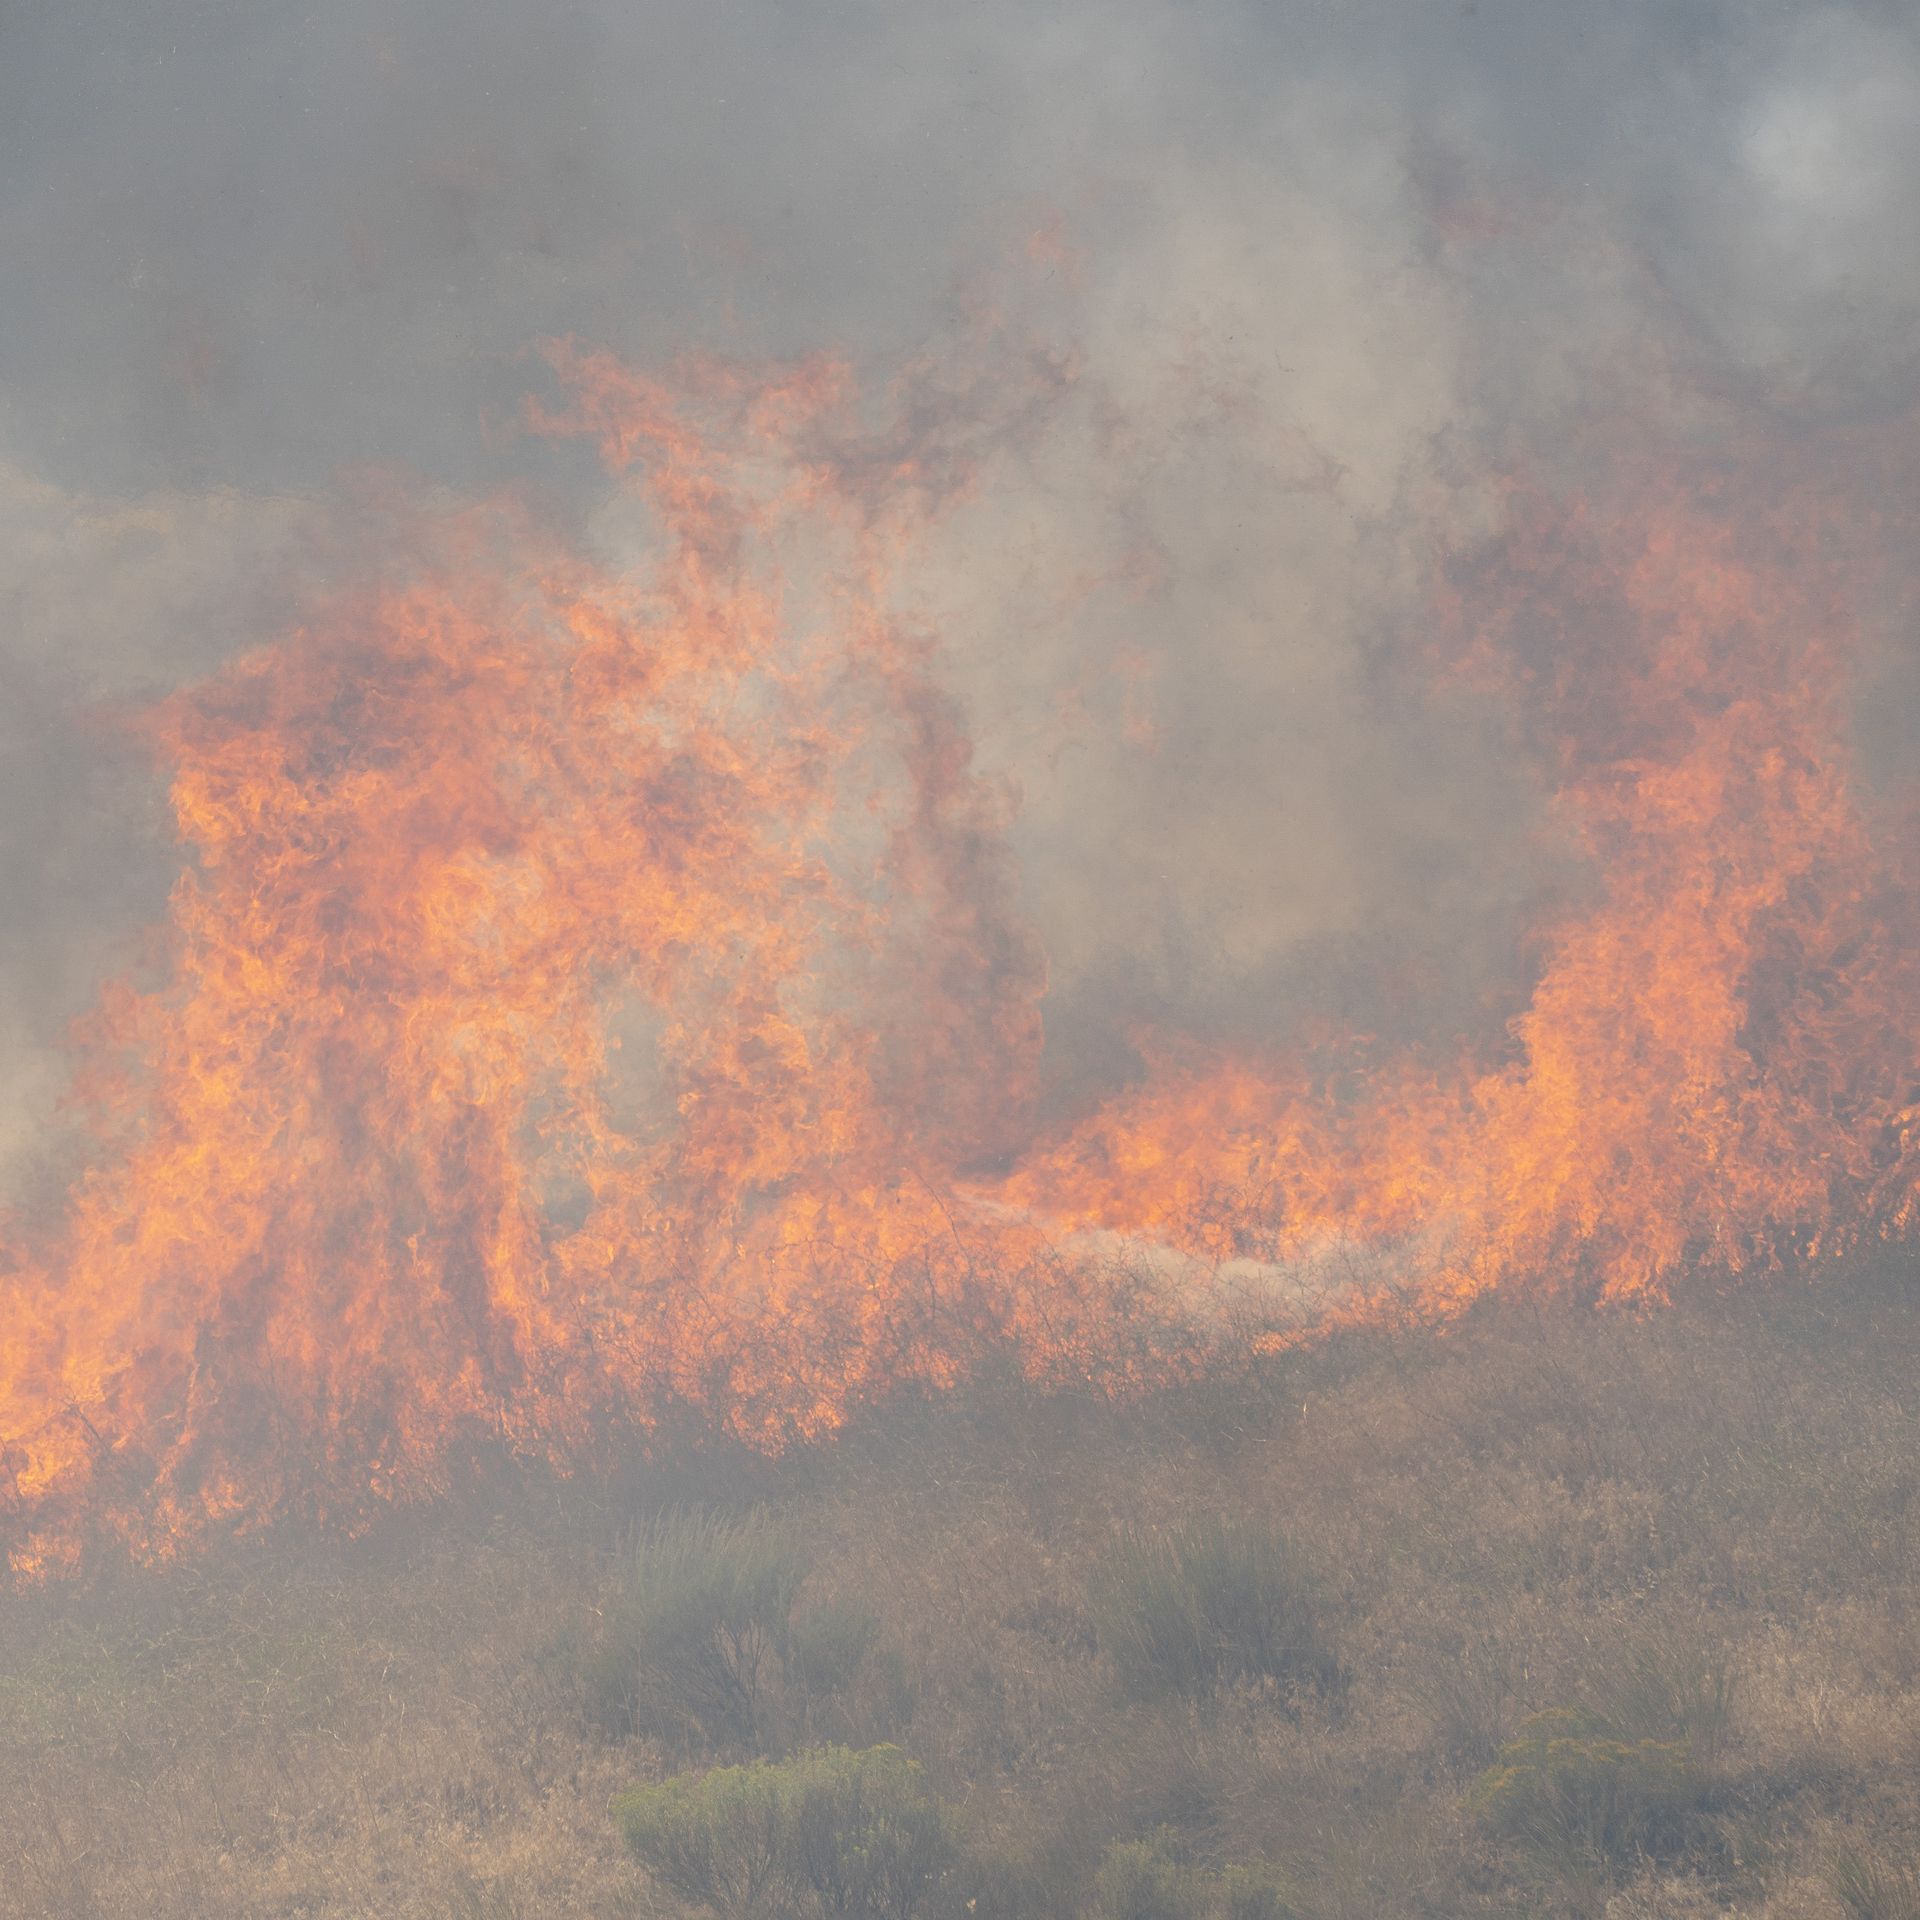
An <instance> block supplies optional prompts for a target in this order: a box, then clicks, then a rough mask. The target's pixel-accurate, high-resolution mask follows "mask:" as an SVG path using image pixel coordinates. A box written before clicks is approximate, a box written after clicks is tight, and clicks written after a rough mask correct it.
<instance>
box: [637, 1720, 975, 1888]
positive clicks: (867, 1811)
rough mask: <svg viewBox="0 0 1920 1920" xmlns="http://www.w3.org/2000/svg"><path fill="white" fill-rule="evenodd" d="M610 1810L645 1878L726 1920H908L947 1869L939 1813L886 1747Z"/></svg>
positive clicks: (948, 1845)
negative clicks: (768, 1915) (784, 1918)
mask: <svg viewBox="0 0 1920 1920" xmlns="http://www.w3.org/2000/svg"><path fill="white" fill-rule="evenodd" d="M614 1811H615V1813H616V1815H617V1817H618V1818H619V1821H620V1825H621V1829H622V1832H623V1833H624V1835H625V1838H626V1843H627V1845H628V1847H629V1848H630V1849H631V1850H632V1851H633V1852H634V1853H635V1854H636V1855H638V1856H639V1858H640V1859H641V1860H642V1861H644V1862H645V1864H646V1866H647V1867H648V1869H649V1870H650V1871H651V1872H652V1873H653V1874H654V1876H655V1877H656V1878H657V1879H659V1880H660V1881H661V1882H662V1883H663V1884H664V1885H665V1886H667V1887H668V1888H670V1889H671V1890H672V1891H673V1892H674V1893H676V1894H678V1895H680V1896H681V1898H683V1899H686V1900H692V1901H696V1902H698V1903H699V1904H700V1905H701V1906H704V1907H706V1908H708V1909H709V1910H710V1911H711V1912H714V1913H717V1914H721V1915H723V1916H727V1920H746V1916H749V1915H756V1914H759V1913H762V1912H764V1911H766V1910H768V1909H769V1908H771V1909H772V1910H774V1911H777V1912H780V1913H783V1914H792V1915H794V1916H796V1920H797V1917H798V1916H802V1915H815V1914H818V1915H822V1916H825V1915H829V1914H833V1915H844V1916H847V1920H911V1916H912V1915H913V1914H915V1913H916V1912H918V1911H919V1910H920V1908H921V1906H922V1904H923V1903H924V1902H925V1900H926V1899H927V1897H928V1895H930V1894H931V1893H932V1892H933V1891H934V1890H935V1889H936V1888H937V1887H938V1886H939V1884H940V1882H941V1881H942V1880H943V1879H944V1878H945V1876H946V1873H947V1871H948V1869H949V1867H950V1866H951V1864H952V1861H953V1858H954V1844H953V1839H952V1834H951V1831H950V1824H949V1820H948V1816H947V1814H946V1812H945V1811H944V1810H943V1809H942V1808H941V1806H940V1805H939V1803H938V1802H937V1801H936V1800H935V1799H934V1798H933V1797H932V1796H931V1795H930V1794H929V1793H928V1792H927V1790H926V1787H925V1785H924V1783H923V1781H922V1779H921V1775H920V1769H919V1768H918V1767H917V1766H916V1765H915V1764H914V1762H913V1761H911V1760H909V1759H908V1758H907V1757H906V1755H905V1754H903V1753H902V1752H901V1751H900V1750H899V1749H898V1748H897V1747H870V1748H868V1749H866V1750H865V1751H864V1752H858V1753H856V1752H852V1751H850V1750H849V1749H847V1748H845V1747H820V1748H816V1749H814V1750H813V1751H811V1752H808V1753H803V1754H799V1755H797V1756H796V1757H795V1758H793V1759H791V1760H787V1761H782V1762H779V1763H773V1762H767V1761H761V1762H757V1763H755V1764H754V1765H751V1766H745V1767H722V1768H719V1769H717V1770H716V1771H714V1772H711V1773H707V1774H704V1775H700V1776H698V1777H694V1776H689V1775H680V1776H678V1777H676V1778H674V1779H671V1780H667V1781H664V1782H662V1783H661V1784H660V1785H659V1786H654V1787H638V1788H635V1789H634V1790H633V1791H632V1792H631V1793H628V1794H626V1795H625V1796H623V1797H622V1798H621V1799H620V1800H619V1801H618V1802H617V1803H616V1804H615V1809H614Z"/></svg>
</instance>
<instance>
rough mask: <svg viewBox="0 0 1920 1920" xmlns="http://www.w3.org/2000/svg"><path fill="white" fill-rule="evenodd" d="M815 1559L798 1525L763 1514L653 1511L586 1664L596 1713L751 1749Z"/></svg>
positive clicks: (620, 1726) (616, 1726)
mask: <svg viewBox="0 0 1920 1920" xmlns="http://www.w3.org/2000/svg"><path fill="white" fill-rule="evenodd" d="M806 1564H807V1563H806V1557H805V1555H804V1553H803V1552H802V1551H801V1549H800V1547H799V1545H798V1543H797V1541H796V1540H795V1538H794V1536H793V1533H792V1530H791V1529H790V1528H789V1527H788V1526H786V1525H785V1524H783V1523H781V1522H780V1521H778V1520H775V1519H774V1518H772V1517H770V1516H769V1515H767V1514H765V1513H763V1512H757V1511H756V1512H751V1513H747V1514H742V1515H729V1514H707V1513H698V1512H690V1511H685V1510H673V1511H669V1512H666V1513H663V1514H660V1515H658V1516H656V1517H655V1518H654V1519H653V1520H652V1521H650V1522H649V1523H648V1525H647V1526H646V1527H645V1528H644V1529H643V1531H642V1532H641V1534H640V1536H639V1538H638V1540H637V1541H636V1542H635V1544H634V1548H633V1554H632V1560H631V1563H630V1566H629V1570H628V1577H627V1579H626V1581H625V1583H624V1584H623V1586H622V1587H621V1588H620V1590H619V1592H618V1593H617V1595H616V1596H615V1598H614V1600H613V1601H612V1602H611V1603H610V1604H609V1606H608V1608H607V1614H606V1620H605V1630H604V1632H603V1633H602V1635H601V1637H600V1640H599V1643H598V1645H597V1646H596V1648H595V1649H594V1652H593V1654H592V1656H591V1658H590V1660H589V1663H588V1672H587V1676H586V1677H587V1683H588V1688H589V1694H590V1700H591V1702H592V1704H593V1707H594V1711H595V1717H596V1718H598V1719H600V1720H601V1721H602V1722H603V1724H607V1725H610V1726H611V1728H612V1729H613V1730H615V1731H618V1732H627V1731H631V1730H632V1729H634V1728H635V1727H640V1726H645V1727H647V1728H648V1729H649V1730H651V1731H655V1732H660V1733H665V1734H668V1735H669V1736H673V1737H678V1738H680V1739H683V1740H700V1741H704V1742H706V1743H708V1744H710V1745H712V1746H715V1747H721V1748H728V1747H740V1746H744V1745H746V1744H748V1743H749V1742H751V1741H752V1740H753V1739H754V1737H755V1735H756V1733H757V1731H758V1730H759V1728H760V1725H761V1721H762V1717H763V1713H764V1710H765V1705H766V1694H767V1687H768V1683H769V1680H770V1678H771V1675H772V1672H773V1670H774V1668H775V1666H776V1665H777V1664H778V1663H779V1662H781V1661H783V1660H784V1659H785V1658H786V1657H787V1655H788V1652H789V1647H790V1643H791V1637H792V1630H793V1610H794V1602H795V1599H796V1598H797V1596H798V1594H799V1590H800V1582H801V1580H802V1578H803V1577H804V1576H805V1573H806Z"/></svg>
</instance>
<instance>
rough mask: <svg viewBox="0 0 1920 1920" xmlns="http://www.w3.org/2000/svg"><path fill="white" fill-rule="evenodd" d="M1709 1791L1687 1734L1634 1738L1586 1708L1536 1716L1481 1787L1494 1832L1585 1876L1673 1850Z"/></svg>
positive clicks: (1477, 1804)
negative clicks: (1598, 1869) (1694, 1757)
mask: <svg viewBox="0 0 1920 1920" xmlns="http://www.w3.org/2000/svg"><path fill="white" fill-rule="evenodd" d="M1703 1794H1704V1781H1703V1779H1702V1776H1701V1774H1700V1772H1699V1770H1698V1768H1697V1767H1696V1766H1695V1764H1694V1762H1693V1757H1692V1754H1691V1752H1690V1750H1689V1748H1688V1745H1687V1742H1686V1740H1685V1739H1684V1738H1671V1739H1664V1740H1660V1739H1645V1738H1641V1739H1635V1738H1632V1737H1630V1736H1628V1735H1625V1734H1623V1733H1622V1732H1621V1730H1620V1729H1619V1728H1618V1727H1617V1726H1616V1725H1615V1724H1614V1723H1612V1722H1610V1721H1608V1720H1605V1719H1603V1718H1602V1717H1601V1716H1600V1715H1599V1714H1596V1713H1593V1712H1590V1711H1588V1710H1586V1709H1584V1708H1557V1709H1555V1710H1553V1711H1550V1712H1547V1713H1537V1714H1535V1715H1534V1716H1533V1717H1532V1718H1531V1719H1530V1720H1528V1721H1526V1722H1525V1723H1524V1724H1523V1725H1522V1726H1521V1728H1520V1730H1519V1731H1518V1733H1516V1734H1515V1736H1514V1737H1513V1738H1512V1739H1511V1740H1509V1741H1508V1742H1507V1743H1506V1745H1505V1746H1503V1747H1502V1748H1501V1749H1500V1753H1499V1757H1498V1758H1497V1759H1496V1760H1495V1762H1494V1764H1493V1765H1492V1766H1491V1767H1489V1768H1488V1769H1487V1770H1486V1772H1485V1773H1483V1774H1482V1775H1481V1776H1480V1779H1479V1780H1478V1782H1477V1783H1476V1784H1475V1786H1474V1789H1473V1793H1472V1796H1471V1805H1472V1808H1473V1811H1474V1812H1475V1813H1476V1814H1477V1815H1478V1817H1479V1819H1480V1821H1481V1823H1482V1824H1483V1825H1484V1826H1485V1828H1486V1829H1487V1830H1488V1832H1490V1833H1492V1834H1494V1835H1496V1836H1497V1837H1499V1838H1501V1839H1503V1840H1507V1841H1511V1842H1513V1843H1515V1844H1517V1845H1519V1846H1520V1847H1522V1848H1524V1849H1525V1850H1526V1851H1527V1852H1528V1853H1529V1854H1531V1855H1532V1856H1533V1857H1534V1858H1535V1860H1536V1861H1537V1862H1538V1863H1540V1864H1542V1865H1547V1866H1550V1867H1553V1868H1555V1869H1557V1870H1560V1871H1563V1872H1567V1873H1576V1872H1581V1871H1586V1870H1589V1869H1592V1868H1600V1869H1603V1870H1607V1871H1613V1870H1617V1869H1619V1868H1622V1867H1625V1866H1627V1865H1629V1864H1631V1863H1632V1862H1633V1861H1634V1860H1636V1859H1638V1858H1641V1857H1643V1856H1646V1857H1659V1856H1660V1855H1663V1854H1669V1853H1671V1852H1673V1851H1674V1850H1675V1849H1676V1848H1677V1847H1678V1846H1679V1845H1680V1844H1681V1843H1682V1842H1683V1840H1684V1838H1685V1832H1686V1826H1687V1822H1688V1819H1689V1817H1690V1816H1691V1815H1692V1814H1693V1813H1694V1812H1695V1811H1696V1810H1697V1808H1698V1806H1699V1804H1700V1802H1701V1799H1702V1797H1703Z"/></svg>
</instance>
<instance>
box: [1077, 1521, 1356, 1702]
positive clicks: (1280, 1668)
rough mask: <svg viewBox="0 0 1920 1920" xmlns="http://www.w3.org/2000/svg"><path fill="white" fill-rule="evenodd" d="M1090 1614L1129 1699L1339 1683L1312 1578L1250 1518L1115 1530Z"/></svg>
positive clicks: (1283, 1544)
mask: <svg viewBox="0 0 1920 1920" xmlns="http://www.w3.org/2000/svg"><path fill="white" fill-rule="evenodd" d="M1093 1613H1094V1621H1095V1626H1096V1628H1097V1631H1098V1633H1099V1636H1100V1642H1101V1645H1102V1646H1103V1647H1105V1649H1106V1651H1107V1653H1108V1655H1109V1656H1110V1657H1111V1659H1112V1661H1113V1664H1114V1670H1115V1672H1116V1674H1117V1676H1118V1678H1119V1681H1120V1685H1121V1688H1122V1690H1123V1691H1124V1692H1125V1693H1126V1694H1127V1696H1128V1697H1129V1698H1132V1699H1138V1700H1146V1699H1153V1698H1156V1697H1160V1696H1164V1695H1166V1694H1170V1693H1177V1694H1184V1695H1188V1696H1202V1695H1206V1694H1209V1693H1212V1692H1214V1691H1216V1690H1218V1689H1219V1688H1221V1687H1225V1686H1231V1685H1235V1684H1246V1683H1256V1684H1273V1685H1278V1686H1280V1687H1282V1688H1285V1689H1289V1690H1292V1689H1296V1688H1300V1687H1306V1686H1311V1687H1316V1688H1323V1689H1324V1688H1329V1687H1332V1686H1333V1685H1335V1684H1336V1683H1337V1682H1338V1680H1339V1678H1340V1668H1339V1663H1338V1662H1337V1660H1336V1659H1335V1658H1334V1656H1333V1652H1332V1650H1331V1648H1330V1646H1329V1644H1328V1642H1327V1638H1326V1634H1325V1627H1324V1613H1323V1608H1322V1606H1321V1603H1320V1600H1319V1597H1318V1594H1317V1591H1316V1588H1315V1585H1314V1582H1313V1581H1312V1579H1311V1578H1310V1577H1309V1576H1308V1575H1307V1573H1306V1572H1305V1571H1304V1570H1303V1569H1302V1567H1301V1566H1300V1564H1299V1561H1298V1558H1297V1556H1296V1555H1295V1553H1294V1552H1293V1549H1292V1548H1291V1546H1290V1545H1289V1543H1288V1542H1287V1540H1286V1539H1285V1538H1284V1536H1282V1535H1281V1534H1279V1533H1277V1532H1275V1531H1274V1530H1273V1529H1271V1528H1269V1527H1264V1526H1261V1525H1258V1524H1255V1523H1247V1522H1230V1521H1227V1520H1223V1519H1209V1520H1202V1521H1195V1522H1191V1523H1189V1524H1187V1525H1184V1526H1178V1527H1174V1528H1172V1529H1170V1530H1168V1531H1165V1532H1161V1533H1140V1532H1134V1533H1128V1534H1125V1535H1123V1536H1122V1538H1121V1539H1120V1541H1119V1543H1118V1545H1117V1546H1116V1547H1115V1548H1114V1550H1113V1552H1112V1554H1111V1555H1110V1556H1109V1558H1108V1561H1107V1564H1106V1566H1105V1567H1104V1569H1103V1570H1102V1572H1101V1574H1100V1576H1099V1578H1098V1579H1097V1580H1096V1582H1095V1586H1094V1591H1093Z"/></svg>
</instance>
